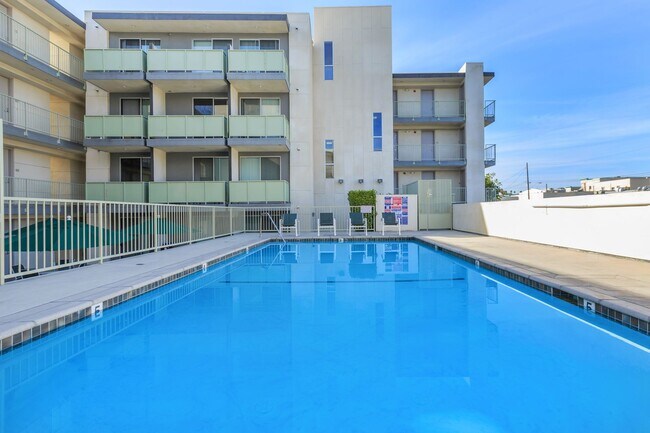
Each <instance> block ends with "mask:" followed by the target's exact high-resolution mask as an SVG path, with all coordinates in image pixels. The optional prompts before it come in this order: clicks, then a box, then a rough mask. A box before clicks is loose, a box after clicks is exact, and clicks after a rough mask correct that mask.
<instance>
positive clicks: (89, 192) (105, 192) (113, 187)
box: [86, 182, 148, 203]
mask: <svg viewBox="0 0 650 433" xmlns="http://www.w3.org/2000/svg"><path fill="white" fill-rule="evenodd" d="M147 191H148V185H147V183H146V182H88V183H86V200H95V201H97V200H98V201H119V202H128V203H147V199H148V195H147Z"/></svg>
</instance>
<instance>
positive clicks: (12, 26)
mask: <svg viewBox="0 0 650 433" xmlns="http://www.w3.org/2000/svg"><path fill="white" fill-rule="evenodd" d="M0 42H4V43H6V44H8V45H11V46H12V47H13V48H15V49H17V50H19V51H21V52H23V53H25V54H26V55H28V56H30V57H33V58H35V59H37V60H39V61H41V62H43V63H45V64H47V65H48V66H50V67H52V68H53V69H56V71H57V72H60V73H63V74H65V75H68V76H70V77H73V78H75V79H77V80H83V69H84V62H83V60H82V59H80V58H78V57H76V56H74V55H72V54H70V53H69V52H68V51H66V50H64V49H63V48H61V47H59V46H58V45H56V44H53V43H52V42H50V41H49V40H48V39H46V38H44V37H43V36H41V35H39V34H38V33H36V32H34V31H33V30H30V29H29V28H27V27H26V26H25V25H23V24H21V23H19V22H18V21H16V20H14V19H13V18H11V17H9V16H7V15H5V14H3V13H1V12H0Z"/></svg>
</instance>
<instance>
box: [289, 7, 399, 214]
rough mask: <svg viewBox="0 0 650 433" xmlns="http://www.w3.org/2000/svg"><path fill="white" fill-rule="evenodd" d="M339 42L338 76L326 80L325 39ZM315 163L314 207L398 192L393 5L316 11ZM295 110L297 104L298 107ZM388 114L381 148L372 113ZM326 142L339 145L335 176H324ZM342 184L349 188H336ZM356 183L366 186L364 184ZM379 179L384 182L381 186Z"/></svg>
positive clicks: (335, 44) (336, 45) (336, 50)
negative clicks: (358, 193)
mask: <svg viewBox="0 0 650 433" xmlns="http://www.w3.org/2000/svg"><path fill="white" fill-rule="evenodd" d="M325 41H332V42H333V52H334V53H333V54H334V79H333V80H332V81H325V80H324V72H323V67H324V57H323V56H324V48H323V46H324V42H325ZM313 86H314V87H313V88H314V104H313V107H314V108H313V110H314V132H313V133H314V141H313V143H314V144H313V148H314V158H313V161H314V162H313V176H314V192H315V202H316V205H334V204H336V205H347V192H348V191H349V190H352V189H376V190H377V191H378V193H382V192H386V193H391V192H392V191H393V117H392V113H393V104H392V99H393V97H392V93H393V84H392V30H391V8H390V7H383V6H382V7H342V8H316V9H315V10H314V53H313ZM292 110H293V107H292ZM374 112H381V113H382V129H383V130H382V138H383V140H382V142H383V143H382V151H381V152H374V151H373V143H372V138H373V137H372V121H373V119H372V116H373V113H374ZM326 139H332V140H334V179H325V151H324V143H325V140H326ZM338 179H343V181H344V182H343V184H339V183H338ZM358 179H363V180H364V183H363V184H359V183H358ZM377 179H383V182H382V183H378V182H377Z"/></svg>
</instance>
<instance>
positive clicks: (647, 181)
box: [580, 176, 650, 193]
mask: <svg viewBox="0 0 650 433" xmlns="http://www.w3.org/2000/svg"><path fill="white" fill-rule="evenodd" d="M580 185H581V187H582V190H583V191H587V192H595V193H598V192H604V191H627V190H630V189H633V190H634V189H637V188H642V187H644V186H650V177H621V176H616V177H599V178H595V179H582V180H581V181H580Z"/></svg>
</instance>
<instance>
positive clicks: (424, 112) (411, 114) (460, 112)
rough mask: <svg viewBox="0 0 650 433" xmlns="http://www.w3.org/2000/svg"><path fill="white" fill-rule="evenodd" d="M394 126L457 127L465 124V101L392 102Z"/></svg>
mask: <svg viewBox="0 0 650 433" xmlns="http://www.w3.org/2000/svg"><path fill="white" fill-rule="evenodd" d="M393 112H394V119H393V122H394V123H395V125H402V126H405V127H407V128H408V127H412V126H425V125H431V126H441V125H452V126H458V125H460V124H462V123H463V122H465V101H431V102H427V103H424V102H420V101H394V102H393Z"/></svg>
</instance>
